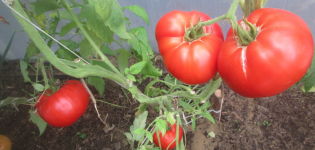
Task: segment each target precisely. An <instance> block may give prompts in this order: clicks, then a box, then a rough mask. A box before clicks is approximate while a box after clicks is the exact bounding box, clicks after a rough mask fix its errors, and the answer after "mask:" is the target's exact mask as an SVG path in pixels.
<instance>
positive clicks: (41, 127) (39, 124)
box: [29, 111, 47, 136]
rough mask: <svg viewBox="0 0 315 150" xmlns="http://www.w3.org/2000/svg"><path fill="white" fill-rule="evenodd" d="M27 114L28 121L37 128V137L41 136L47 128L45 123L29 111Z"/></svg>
mask: <svg viewBox="0 0 315 150" xmlns="http://www.w3.org/2000/svg"><path fill="white" fill-rule="evenodd" d="M29 114H30V120H31V121H32V122H33V123H34V124H35V125H36V126H37V128H38V130H39V136H41V135H42V134H43V133H44V131H45V129H46V127H47V123H46V122H45V121H44V120H43V119H42V118H41V117H40V116H39V115H38V114H37V113H36V112H34V111H29Z"/></svg>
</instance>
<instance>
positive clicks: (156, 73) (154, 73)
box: [141, 61, 162, 77]
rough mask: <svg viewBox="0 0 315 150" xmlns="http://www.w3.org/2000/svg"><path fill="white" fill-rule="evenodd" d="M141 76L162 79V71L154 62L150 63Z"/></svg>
mask: <svg viewBox="0 0 315 150" xmlns="http://www.w3.org/2000/svg"><path fill="white" fill-rule="evenodd" d="M141 74H143V75H146V76H151V77H160V76H162V70H160V69H158V68H157V67H155V66H154V65H153V63H152V61H148V62H147V64H146V65H145V67H144V68H143V69H142V71H141Z"/></svg>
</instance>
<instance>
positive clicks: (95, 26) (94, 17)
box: [80, 5, 113, 43]
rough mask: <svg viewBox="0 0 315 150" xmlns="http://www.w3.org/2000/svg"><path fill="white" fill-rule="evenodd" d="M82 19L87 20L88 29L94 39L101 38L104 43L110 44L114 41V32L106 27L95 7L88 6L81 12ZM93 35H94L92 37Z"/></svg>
mask: <svg viewBox="0 0 315 150" xmlns="http://www.w3.org/2000/svg"><path fill="white" fill-rule="evenodd" d="M80 17H81V18H83V19H86V27H87V29H88V30H89V34H90V36H91V37H93V38H96V37H97V38H99V39H101V41H102V42H106V43H110V42H112V41H113V32H112V31H111V30H110V29H109V27H108V26H106V24H105V23H106V20H103V19H102V18H101V17H100V16H99V15H98V14H97V13H96V10H95V8H94V6H93V5H86V6H84V7H83V8H82V10H81V12H80ZM91 34H92V35H91Z"/></svg>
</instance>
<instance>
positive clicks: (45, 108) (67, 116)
mask: <svg viewBox="0 0 315 150" xmlns="http://www.w3.org/2000/svg"><path fill="white" fill-rule="evenodd" d="M89 101H90V100H89V94H88V92H87V91H86V89H85V87H84V86H83V85H82V83H81V82H80V81H77V80H68V81H66V82H65V83H64V85H63V86H62V87H61V88H60V89H59V90H58V91H57V92H55V93H52V92H51V91H50V90H48V91H47V92H45V93H44V94H43V95H42V96H41V97H40V98H39V100H38V103H37V104H36V109H37V112H38V114H39V115H40V116H41V117H42V118H43V119H44V120H45V121H46V122H47V123H48V124H50V125H52V126H54V127H66V126H70V125H72V124H73V123H74V122H75V121H77V120H78V119H79V118H80V116H82V114H83V113H84V112H85V111H86V109H87V106H88V104H89Z"/></svg>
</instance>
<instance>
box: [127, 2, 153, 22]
mask: <svg viewBox="0 0 315 150" xmlns="http://www.w3.org/2000/svg"><path fill="white" fill-rule="evenodd" d="M125 8H126V9H128V10H130V11H131V12H133V13H134V14H135V15H137V16H139V17H141V18H142V19H143V20H144V21H145V22H146V23H147V24H150V20H149V16H148V13H147V11H146V10H145V9H144V8H142V7H140V6H138V5H130V6H127V7H125Z"/></svg>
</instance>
